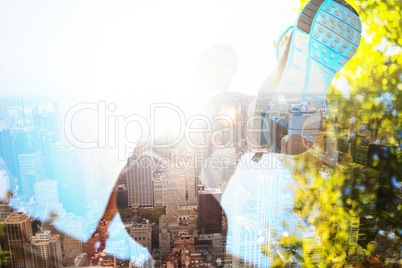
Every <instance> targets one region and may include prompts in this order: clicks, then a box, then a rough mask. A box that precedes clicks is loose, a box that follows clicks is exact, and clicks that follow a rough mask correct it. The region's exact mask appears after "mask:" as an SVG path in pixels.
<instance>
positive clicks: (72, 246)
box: [63, 216, 83, 265]
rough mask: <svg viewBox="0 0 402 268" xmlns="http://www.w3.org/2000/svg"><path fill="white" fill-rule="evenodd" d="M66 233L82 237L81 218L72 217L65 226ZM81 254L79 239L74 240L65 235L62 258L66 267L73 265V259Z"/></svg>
mask: <svg viewBox="0 0 402 268" xmlns="http://www.w3.org/2000/svg"><path fill="white" fill-rule="evenodd" d="M65 229H66V232H68V233H70V234H75V235H76V236H78V237H82V235H83V221H82V218H81V217H76V216H72V217H71V218H70V219H69V221H68V222H67V223H66V226H65ZM82 252H83V243H82V241H81V240H80V239H76V238H74V237H71V236H69V235H65V236H64V239H63V253H64V254H63V256H64V262H65V263H66V264H67V265H74V259H75V258H76V257H77V256H78V255H79V254H80V253H82Z"/></svg>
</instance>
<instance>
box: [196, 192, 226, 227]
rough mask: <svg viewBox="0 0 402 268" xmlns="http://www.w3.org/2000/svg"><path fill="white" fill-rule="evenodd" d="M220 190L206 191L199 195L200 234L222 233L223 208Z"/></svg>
mask: <svg viewBox="0 0 402 268" xmlns="http://www.w3.org/2000/svg"><path fill="white" fill-rule="evenodd" d="M221 196H222V191H221V190H220V189H212V188H211V189H205V190H203V191H200V192H199V193H198V207H197V211H198V233H200V234H213V233H222V207H221V205H220V204H219V201H220V199H221Z"/></svg>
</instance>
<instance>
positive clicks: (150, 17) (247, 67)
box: [0, 0, 299, 100]
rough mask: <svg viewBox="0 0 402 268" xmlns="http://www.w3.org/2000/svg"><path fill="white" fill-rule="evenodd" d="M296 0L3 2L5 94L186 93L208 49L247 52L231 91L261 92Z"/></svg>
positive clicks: (0, 56)
mask: <svg viewBox="0 0 402 268" xmlns="http://www.w3.org/2000/svg"><path fill="white" fill-rule="evenodd" d="M298 6H299V2H298V1H297V0H291V1H278V0H269V1H266V0H264V1H262V0H261V1H222V0H218V1H217V0H215V1H210V0H203V1H184V0H171V1H156V0H147V1H145V0H143V1H139V0H131V1H99V0H96V1H93V0H88V1H77V0H69V1H54V0H48V1H44V0H42V1H29V0H21V1H1V2H0V96H11V95H12V96H43V97H45V96H46V97H49V96H50V97H52V96H59V97H60V96H69V97H73V98H91V99H118V98H121V99H123V98H125V99H127V98H128V99H133V100H134V99H137V98H139V97H141V96H145V95H148V96H154V95H155V94H186V93H188V92H191V88H192V87H194V85H195V83H196V82H195V71H196V65H197V61H198V59H199V55H200V53H201V52H202V51H203V50H204V49H206V48H208V47H209V46H211V45H213V44H217V43H224V44H228V45H230V46H232V47H233V48H234V50H235V51H236V52H237V54H238V68H237V72H236V74H235V77H234V79H233V82H232V86H231V88H230V90H232V91H240V92H243V93H247V94H256V92H257V91H258V88H259V86H260V85H261V84H262V82H263V81H264V79H265V78H266V76H267V75H268V74H269V72H270V71H271V70H272V69H273V68H274V66H275V61H276V60H275V55H274V46H273V42H274V41H275V40H276V39H277V38H278V37H279V35H280V34H281V32H282V31H284V30H285V29H286V28H287V27H288V26H289V25H293V24H294V22H295V20H296V16H297V12H296V11H295V9H296V8H298Z"/></svg>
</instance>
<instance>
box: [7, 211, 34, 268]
mask: <svg viewBox="0 0 402 268" xmlns="http://www.w3.org/2000/svg"><path fill="white" fill-rule="evenodd" d="M5 223H6V233H7V240H8V245H9V248H10V251H11V267H13V268H17V267H18V268H26V267H28V262H27V257H28V253H27V251H26V247H25V244H26V242H28V240H29V239H30V238H31V237H32V220H31V218H30V217H29V216H27V215H25V214H22V213H21V212H17V211H14V212H13V213H11V215H9V216H8V217H7V219H6V221H5Z"/></svg>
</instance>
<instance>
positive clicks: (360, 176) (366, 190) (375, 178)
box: [352, 165, 380, 217]
mask: <svg viewBox="0 0 402 268" xmlns="http://www.w3.org/2000/svg"><path fill="white" fill-rule="evenodd" d="M353 173H354V174H353V182H354V187H353V191H352V196H353V200H355V201H356V202H357V206H358V210H359V214H360V215H361V216H363V215H364V216H365V215H371V216H373V217H376V205H377V191H378V185H379V178H380V173H379V172H378V171H377V170H375V169H372V168H368V167H365V166H361V165H358V166H356V167H355V168H354V169H353Z"/></svg>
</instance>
